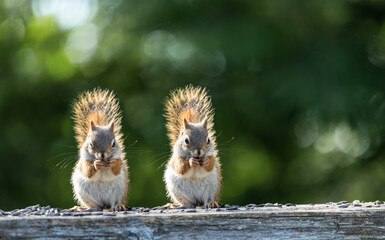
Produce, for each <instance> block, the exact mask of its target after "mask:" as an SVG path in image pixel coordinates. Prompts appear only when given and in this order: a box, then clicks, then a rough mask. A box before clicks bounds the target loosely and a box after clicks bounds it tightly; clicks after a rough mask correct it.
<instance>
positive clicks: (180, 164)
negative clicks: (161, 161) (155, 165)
mask: <svg viewBox="0 0 385 240" xmlns="http://www.w3.org/2000/svg"><path fill="white" fill-rule="evenodd" d="M168 164H169V166H171V167H172V168H173V169H174V170H175V172H177V173H179V174H181V175H183V174H185V173H186V172H187V171H188V170H190V168H191V167H190V164H189V161H188V160H187V159H185V158H182V157H178V158H171V159H170V161H169V163H168Z"/></svg>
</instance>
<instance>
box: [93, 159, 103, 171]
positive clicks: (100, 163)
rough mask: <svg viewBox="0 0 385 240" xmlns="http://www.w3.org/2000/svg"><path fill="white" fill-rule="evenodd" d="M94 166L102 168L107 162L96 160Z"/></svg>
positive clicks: (98, 168)
mask: <svg viewBox="0 0 385 240" xmlns="http://www.w3.org/2000/svg"><path fill="white" fill-rule="evenodd" d="M94 167H95V169H96V170H102V169H103V168H104V167H105V164H104V162H103V161H101V160H96V161H95V162H94Z"/></svg>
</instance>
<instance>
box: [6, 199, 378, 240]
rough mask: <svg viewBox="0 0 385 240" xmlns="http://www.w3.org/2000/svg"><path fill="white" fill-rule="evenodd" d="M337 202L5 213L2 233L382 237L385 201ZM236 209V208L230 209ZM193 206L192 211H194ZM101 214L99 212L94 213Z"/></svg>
mask: <svg viewBox="0 0 385 240" xmlns="http://www.w3.org/2000/svg"><path fill="white" fill-rule="evenodd" d="M347 205H348V206H343V207H340V205H337V204H335V203H330V204H319V205H297V206H280V207H274V206H271V207H249V208H245V207H239V208H238V209H235V208H232V209H233V210H231V208H230V210H228V209H225V208H223V209H220V210H206V209H196V210H195V209H194V210H191V209H182V210H150V211H147V212H143V211H140V212H138V211H131V212H130V211H128V212H124V213H117V214H116V215H114V214H109V213H104V214H106V215H114V216H106V215H94V213H87V214H84V215H82V214H80V215H81V216H22V217H20V216H11V215H8V216H3V217H0V239H17V238H20V239H26V238H32V239H33V238H50V239H57V238H82V239H105V238H110V239H234V238H238V239H250V238H253V239H342V238H343V239H362V238H365V239H367V238H370V239H373V238H376V239H383V238H385V205H377V206H376V205H373V206H372V207H367V206H358V207H355V206H353V205H352V204H347ZM234 209H235V210H234ZM193 211H195V212H193ZM97 214H102V213H100V212H99V213H97Z"/></svg>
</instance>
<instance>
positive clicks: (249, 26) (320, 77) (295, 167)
mask: <svg viewBox="0 0 385 240" xmlns="http://www.w3.org/2000/svg"><path fill="white" fill-rule="evenodd" d="M65 2H67V3H65ZM79 16H80V17H79ZM79 19H80V20H79ZM384 20H385V3H384V2H383V1H376V0H370V1H363V0H362V1H360V0H351V1H335V0H313V1H300V0H293V1H284V0H275V1H271V0H261V1H255V0H239V1H229V0H213V1H201V0H173V1H163V0H156V1H152V0H149V1H139V0H131V1H93V0H89V1H88V0H78V1H75V0H74V1H58V0H53V1H47V0H35V1H20V0H3V1H0V160H1V167H0V208H1V209H5V210H9V209H13V208H22V207H25V206H27V205H31V204H36V203H40V204H42V205H46V204H49V205H51V206H55V207H60V208H68V207H72V206H73V205H74V201H73V199H72V190H71V185H70V182H69V179H70V176H71V171H72V167H73V165H74V163H75V161H76V156H77V150H76V144H75V141H74V132H73V129H72V125H73V122H72V120H71V104H72V103H73V101H74V99H75V98H76V96H77V95H78V94H79V93H80V92H82V91H83V90H86V89H92V88H94V87H97V86H100V87H102V88H109V89H112V90H114V91H115V92H116V94H117V96H118V97H119V99H120V102H121V107H122V110H123V131H124V134H125V136H126V140H125V144H126V147H127V149H128V164H129V166H130V175H131V189H130V196H129V200H128V205H131V206H149V207H150V206H155V205H161V204H164V203H166V202H167V198H166V195H165V188H164V183H163V180H162V175H163V170H164V166H163V164H164V163H165V162H166V161H167V158H168V156H169V150H170V149H169V146H168V140H167V138H166V130H165V127H164V124H165V120H164V117H163V116H162V115H163V101H164V99H165V97H166V96H167V95H168V93H169V91H170V90H171V89H174V88H176V87H183V86H185V85H187V84H189V83H192V84H194V85H200V86H204V87H207V89H208V90H209V92H210V94H211V96H212V100H213V105H214V107H215V113H216V115H215V128H216V131H217V133H218V134H217V142H218V144H219V146H218V148H219V153H220V157H221V161H222V165H223V180H224V185H223V193H222V199H221V202H223V203H230V204H246V203H251V202H254V203H261V202H281V203H285V202H295V203H304V202H313V203H319V202H327V201H338V200H348V201H352V200H354V199H360V200H366V201H369V200H376V199H385V190H384V183H385V159H384V158H385V156H384V149H385V148H384V137H385V115H384V113H385V95H384V91H385V72H384V66H385V24H384V23H385V21H384Z"/></svg>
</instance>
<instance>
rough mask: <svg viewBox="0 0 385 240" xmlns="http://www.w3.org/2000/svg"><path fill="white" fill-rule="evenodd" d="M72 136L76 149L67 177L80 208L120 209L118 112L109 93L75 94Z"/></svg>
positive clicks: (122, 176)
mask: <svg viewBox="0 0 385 240" xmlns="http://www.w3.org/2000/svg"><path fill="white" fill-rule="evenodd" d="M73 118H74V121H75V126H74V130H75V135H76V136H75V137H76V141H77V143H78V148H79V160H78V161H77V163H76V165H75V167H74V170H73V173H72V178H71V183H72V185H73V190H74V196H75V198H76V200H78V202H79V203H80V205H81V208H84V207H85V208H96V209H103V208H112V209H113V210H124V209H125V201H126V197H127V192H128V167H127V163H126V160H125V152H124V144H123V135H122V133H121V119H122V118H121V112H120V109H119V103H118V100H117V99H116V98H115V96H114V94H113V93H112V92H111V91H109V90H101V89H94V90H93V91H86V92H84V93H82V94H80V95H79V98H78V100H77V101H76V102H75V104H74V116H73Z"/></svg>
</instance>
